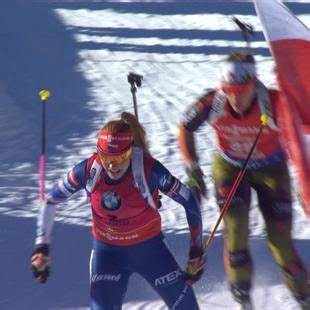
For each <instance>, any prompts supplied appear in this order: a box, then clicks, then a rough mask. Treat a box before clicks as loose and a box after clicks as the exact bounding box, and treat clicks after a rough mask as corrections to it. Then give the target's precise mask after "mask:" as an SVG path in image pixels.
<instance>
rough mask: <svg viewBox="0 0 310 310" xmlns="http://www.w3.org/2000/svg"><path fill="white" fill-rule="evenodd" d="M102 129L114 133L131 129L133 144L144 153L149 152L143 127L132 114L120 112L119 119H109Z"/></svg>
mask: <svg viewBox="0 0 310 310" xmlns="http://www.w3.org/2000/svg"><path fill="white" fill-rule="evenodd" d="M102 129H104V130H108V131H110V132H114V133H116V132H129V131H131V132H132V133H133V145H134V146H138V147H140V148H141V149H143V151H144V152H145V153H148V154H149V148H148V145H147V142H146V132H145V129H144V128H143V126H142V125H141V124H140V123H139V121H138V119H137V118H136V117H135V116H134V115H133V114H131V113H129V112H122V114H121V118H120V119H118V120H112V121H109V122H108V123H106V124H105V125H104V126H103V128H102Z"/></svg>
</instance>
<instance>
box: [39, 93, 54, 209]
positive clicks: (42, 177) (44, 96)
mask: <svg viewBox="0 0 310 310" xmlns="http://www.w3.org/2000/svg"><path fill="white" fill-rule="evenodd" d="M50 95H51V93H50V92H49V91H48V90H46V89H44V90H41V91H40V92H39V96H40V98H41V103H42V108H41V154H40V202H41V203H42V202H43V201H44V198H45V197H44V192H45V145H46V138H45V135H46V134H45V131H46V128H45V127H46V124H45V110H46V100H47V98H48V97H49V96H50Z"/></svg>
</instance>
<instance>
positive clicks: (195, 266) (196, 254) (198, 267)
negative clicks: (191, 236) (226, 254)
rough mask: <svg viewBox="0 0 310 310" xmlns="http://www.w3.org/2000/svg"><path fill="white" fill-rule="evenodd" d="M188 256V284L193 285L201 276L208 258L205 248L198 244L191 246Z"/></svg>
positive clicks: (186, 271) (186, 273) (186, 272)
mask: <svg viewBox="0 0 310 310" xmlns="http://www.w3.org/2000/svg"><path fill="white" fill-rule="evenodd" d="M188 256H189V257H188V261H187V266H186V270H185V276H186V284H187V285H192V284H194V283H195V282H197V281H198V280H199V279H200V278H201V276H202V274H203V272H204V265H205V262H206V258H205V252H204V250H203V248H201V247H197V246H192V247H191V249H190V251H189V255H188Z"/></svg>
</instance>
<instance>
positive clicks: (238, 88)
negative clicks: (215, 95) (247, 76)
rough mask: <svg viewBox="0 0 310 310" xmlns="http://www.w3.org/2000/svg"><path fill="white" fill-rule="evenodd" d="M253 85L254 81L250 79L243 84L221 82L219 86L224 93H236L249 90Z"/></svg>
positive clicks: (239, 93)
mask: <svg viewBox="0 0 310 310" xmlns="http://www.w3.org/2000/svg"><path fill="white" fill-rule="evenodd" d="M254 85H255V81H254V80H251V81H249V82H248V83H245V84H228V83H224V82H222V83H221V88H222V90H223V92H224V93H233V94H236V95H241V94H244V93H246V92H248V91H250V90H251V89H252V88H253V87H254Z"/></svg>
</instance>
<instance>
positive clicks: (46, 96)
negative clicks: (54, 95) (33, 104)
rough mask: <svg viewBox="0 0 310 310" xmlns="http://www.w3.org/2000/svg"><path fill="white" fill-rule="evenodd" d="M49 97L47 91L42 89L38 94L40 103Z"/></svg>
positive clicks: (49, 93)
mask: <svg viewBox="0 0 310 310" xmlns="http://www.w3.org/2000/svg"><path fill="white" fill-rule="evenodd" d="M50 95H51V92H50V91H49V90H47V89H43V90H41V91H40V92H39V96H40V97H41V100H42V101H45V100H46V99H47V98H48V97H49V96H50Z"/></svg>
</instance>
